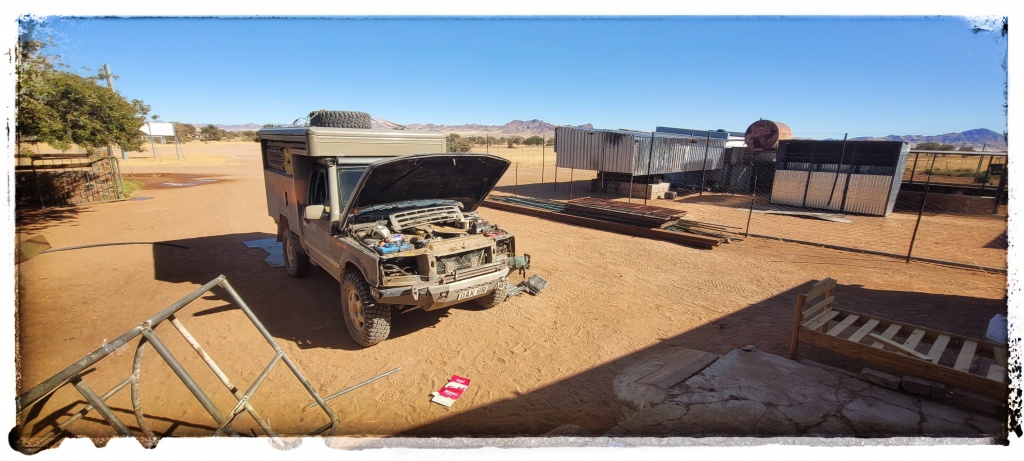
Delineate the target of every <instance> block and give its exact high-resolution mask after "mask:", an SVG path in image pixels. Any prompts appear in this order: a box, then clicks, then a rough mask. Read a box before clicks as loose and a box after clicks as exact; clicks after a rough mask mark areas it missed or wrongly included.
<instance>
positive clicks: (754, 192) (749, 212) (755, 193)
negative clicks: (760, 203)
mask: <svg viewBox="0 0 1024 461" xmlns="http://www.w3.org/2000/svg"><path fill="white" fill-rule="evenodd" d="M751 171H753V167H751ZM751 192H752V193H751V194H750V211H748V212H747V230H746V231H745V232H744V233H743V238H750V217H751V216H754V199H755V198H757V175H756V174H755V175H754V190H753V191H751Z"/></svg>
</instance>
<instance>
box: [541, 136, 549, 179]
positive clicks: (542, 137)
mask: <svg viewBox="0 0 1024 461" xmlns="http://www.w3.org/2000/svg"><path fill="white" fill-rule="evenodd" d="M547 143H548V140H547V137H546V136H541V137H540V183H541V184H544V167H545V166H546V164H545V163H546V162H545V160H544V159H545V153H544V151H545V150H547V146H546V145H545V144H547Z"/></svg>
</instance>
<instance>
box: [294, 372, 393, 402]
mask: <svg viewBox="0 0 1024 461" xmlns="http://www.w3.org/2000/svg"><path fill="white" fill-rule="evenodd" d="M401 369H402V367H398V368H395V369H393V370H391V371H388V372H385V373H381V374H379V375H377V376H374V377H372V378H370V379H367V380H366V381H363V382H361V383H359V384H356V385H354V386H349V387H348V388H346V389H343V390H340V391H338V392H335V393H333V394H331V395H328V396H327V397H324V401H325V402H326V401H328V400H331V399H334V398H336V397H341V396H342V395H345V394H348V393H349V392H352V391H354V390H356V389H359V388H360V387H363V386H365V385H367V384H370V383H372V382H374V381H377V380H378V379H381V378H384V377H386V376H388V375H390V374H392V373H395V372H397V371H399V370H401ZM315 406H316V402H313V403H311V404H309V405H306V408H313V407H315Z"/></svg>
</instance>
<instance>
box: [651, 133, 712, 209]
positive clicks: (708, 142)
mask: <svg viewBox="0 0 1024 461" xmlns="http://www.w3.org/2000/svg"><path fill="white" fill-rule="evenodd" d="M651 141H652V142H653V141H654V140H653V139H652V140H651ZM709 149H711V132H710V131H708V139H706V140H705V141H704V163H703V164H701V166H700V193H699V194H697V196H698V197H703V196H704V174H705V172H707V170H708V150H709Z"/></svg>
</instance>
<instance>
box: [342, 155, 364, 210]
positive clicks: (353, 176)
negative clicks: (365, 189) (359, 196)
mask: <svg viewBox="0 0 1024 461" xmlns="http://www.w3.org/2000/svg"><path fill="white" fill-rule="evenodd" d="M363 171H366V167H365V166H339V167H338V204H339V205H340V207H341V209H342V210H344V209H345V204H346V203H348V199H349V197H351V196H352V189H354V188H355V187H356V183H357V182H359V178H360V177H361V176H362V175H363Z"/></svg>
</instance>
